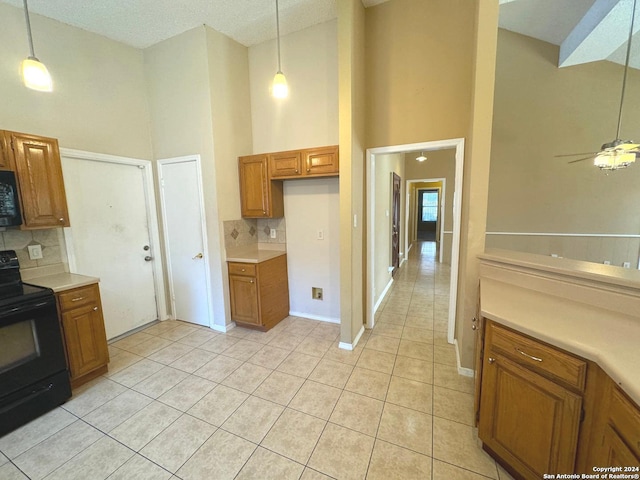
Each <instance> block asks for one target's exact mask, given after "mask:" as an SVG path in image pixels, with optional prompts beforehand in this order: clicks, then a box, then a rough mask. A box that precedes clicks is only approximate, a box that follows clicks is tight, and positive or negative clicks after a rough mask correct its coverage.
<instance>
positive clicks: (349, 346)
mask: <svg viewBox="0 0 640 480" xmlns="http://www.w3.org/2000/svg"><path fill="white" fill-rule="evenodd" d="M363 333H364V325H363V326H361V327H360V331H359V332H358V334H357V335H356V338H354V339H353V343H346V342H340V343H339V344H338V348H341V349H343V350H353V349H354V348H356V346H357V345H358V342H359V341H360V338H361V337H362V334H363Z"/></svg>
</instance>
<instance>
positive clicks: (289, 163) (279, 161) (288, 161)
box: [269, 151, 302, 178]
mask: <svg viewBox="0 0 640 480" xmlns="http://www.w3.org/2000/svg"><path fill="white" fill-rule="evenodd" d="M269 174H270V176H271V178H290V177H299V176H300V175H302V155H301V154H300V152H299V151H292V152H279V153H272V154H271V155H269Z"/></svg>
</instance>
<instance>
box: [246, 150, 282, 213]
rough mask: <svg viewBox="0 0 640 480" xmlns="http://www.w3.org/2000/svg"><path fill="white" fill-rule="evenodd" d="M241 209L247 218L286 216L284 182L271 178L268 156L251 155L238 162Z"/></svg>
mask: <svg viewBox="0 0 640 480" xmlns="http://www.w3.org/2000/svg"><path fill="white" fill-rule="evenodd" d="M238 168H239V176H240V207H241V212H242V216H243V217H245V218H279V217H282V216H284V198H283V195H282V182H272V181H271V179H270V178H269V170H268V165H267V155H250V156H246V157H240V158H239V160H238Z"/></svg>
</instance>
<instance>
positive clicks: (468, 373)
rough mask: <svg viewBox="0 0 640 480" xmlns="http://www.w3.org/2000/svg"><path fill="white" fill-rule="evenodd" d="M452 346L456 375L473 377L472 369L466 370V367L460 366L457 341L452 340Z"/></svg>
mask: <svg viewBox="0 0 640 480" xmlns="http://www.w3.org/2000/svg"><path fill="white" fill-rule="evenodd" d="M453 346H454V347H455V349H456V365H457V367H458V374H459V375H463V376H465V377H473V376H475V374H476V372H475V371H474V370H473V368H466V367H462V366H460V350H458V340H457V339H454V340H453Z"/></svg>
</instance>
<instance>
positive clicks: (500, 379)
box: [478, 346, 582, 479]
mask: <svg viewBox="0 0 640 480" xmlns="http://www.w3.org/2000/svg"><path fill="white" fill-rule="evenodd" d="M482 379H483V380H482V393H481V395H482V398H481V405H480V422H479V426H478V435H479V437H480V439H481V440H482V441H483V442H484V444H485V446H487V447H489V449H490V450H492V451H494V452H495V453H496V454H497V455H498V456H500V457H502V458H503V459H504V460H505V461H506V462H507V463H508V464H509V465H511V466H512V467H513V468H514V469H515V470H516V471H518V472H520V473H521V474H522V475H523V477H524V478H527V479H540V478H542V476H543V474H544V473H549V472H573V469H574V464H575V457H576V449H577V444H578V427H579V425H580V415H581V407H582V397H580V396H579V395H576V394H574V393H572V392H570V391H569V390H567V389H566V388H564V387H561V386H560V385H558V384H556V383H554V382H552V381H550V380H548V379H546V378H544V377H542V376H540V375H538V374H537V373H533V372H532V371H531V370H528V369H527V368H524V367H522V366H520V365H518V364H517V363H515V362H512V361H511V360H509V359H508V358H506V357H503V356H500V355H497V354H495V353H493V352H491V350H490V348H489V347H488V346H485V356H484V364H483V371H482Z"/></svg>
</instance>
